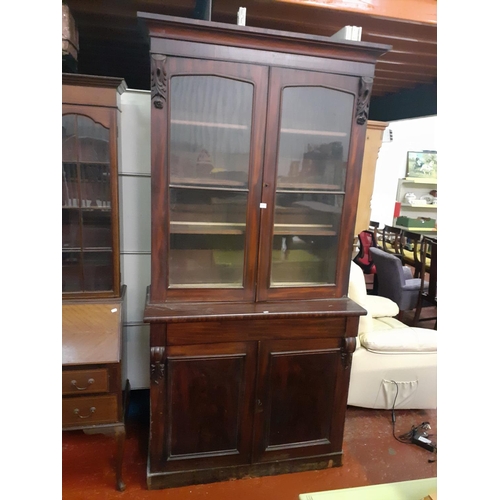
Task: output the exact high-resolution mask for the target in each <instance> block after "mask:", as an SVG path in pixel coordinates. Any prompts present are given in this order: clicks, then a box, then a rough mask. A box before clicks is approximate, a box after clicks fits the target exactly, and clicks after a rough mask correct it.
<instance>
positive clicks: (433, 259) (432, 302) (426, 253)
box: [413, 236, 437, 330]
mask: <svg viewBox="0 0 500 500" xmlns="http://www.w3.org/2000/svg"><path fill="white" fill-rule="evenodd" d="M426 262H428V269H427V266H426ZM420 273H421V277H422V278H424V277H427V278H428V279H427V281H428V283H429V284H428V287H427V289H425V288H424V286H423V283H424V280H423V279H422V286H421V287H420V291H419V294H418V300H417V305H416V307H415V316H414V317H413V326H417V325H418V323H419V321H428V320H436V322H435V324H434V329H435V330H436V329H437V239H435V238H432V237H429V236H423V237H422V240H421V242H420ZM424 307H435V309H436V315H435V316H431V317H429V316H426V317H425V318H421V317H420V316H421V314H422V309H423V308H424Z"/></svg>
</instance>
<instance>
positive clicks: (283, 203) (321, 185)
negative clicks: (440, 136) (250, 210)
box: [271, 87, 354, 287]
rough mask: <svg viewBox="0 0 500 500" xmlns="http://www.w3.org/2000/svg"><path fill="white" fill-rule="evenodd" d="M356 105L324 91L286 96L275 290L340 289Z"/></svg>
mask: <svg viewBox="0 0 500 500" xmlns="http://www.w3.org/2000/svg"><path fill="white" fill-rule="evenodd" d="M353 99H354V97H353V96H352V95H351V94H346V93H344V92H340V91H337V90H332V89H327V88H324V87H288V88H285V89H284V90H283V94H282V102H281V106H282V108H281V124H280V133H279V149H278V174H277V194H276V204H275V213H274V232H273V253H272V259H271V286H275V287H279V286H313V285H331V284H334V283H335V275H336V267H337V244H338V234H339V227H340V217H341V214H342V205H343V203H344V193H343V191H344V189H345V174H346V167H347V160H348V157H347V155H348V152H349V141H350V130H351V121H352V110H353V104H354V102H353Z"/></svg>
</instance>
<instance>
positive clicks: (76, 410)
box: [73, 406, 95, 418]
mask: <svg viewBox="0 0 500 500" xmlns="http://www.w3.org/2000/svg"><path fill="white" fill-rule="evenodd" d="M94 412H95V406H91V407H90V413H89V414H88V415H80V410H79V409H78V408H75V409H74V410H73V413H74V414H75V415H78V417H79V418H89V417H90V416H91V415H92V413H94Z"/></svg>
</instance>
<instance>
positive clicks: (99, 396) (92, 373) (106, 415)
mask: <svg viewBox="0 0 500 500" xmlns="http://www.w3.org/2000/svg"><path fill="white" fill-rule="evenodd" d="M124 295H125V287H123V289H122V296H121V297H120V298H118V299H106V300H100V301H99V300H96V301H88V300H86V301H81V302H79V301H72V302H69V301H65V302H64V303H63V306H62V428H63V430H83V431H84V432H85V433H87V434H95V433H101V434H107V435H111V436H113V437H115V439H116V445H117V450H116V488H117V489H118V490H120V491H123V490H124V489H125V484H124V482H123V480H122V463H123V451H124V443H125V418H124V413H125V409H126V403H125V400H126V395H127V394H128V390H129V388H128V382H125V383H123V382H124V378H123V377H122V355H123V350H122V325H123V299H124Z"/></svg>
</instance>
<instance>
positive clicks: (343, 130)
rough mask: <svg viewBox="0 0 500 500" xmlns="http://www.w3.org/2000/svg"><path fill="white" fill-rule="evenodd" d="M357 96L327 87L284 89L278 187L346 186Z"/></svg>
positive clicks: (339, 187)
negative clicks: (346, 172)
mask: <svg viewBox="0 0 500 500" xmlns="http://www.w3.org/2000/svg"><path fill="white" fill-rule="evenodd" d="M353 99H354V97H353V96H352V95H351V94H346V93H344V92H339V91H337V90H331V89H327V88H323V87H288V88H285V89H284V90H283V96H282V114H281V128H280V135H279V155H278V188H289V187H293V188H296V189H326V190H341V191H342V190H343V189H344V183H345V171H346V165H347V153H348V151H349V140H350V130H351V121H352V109H353V108H352V106H353Z"/></svg>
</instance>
